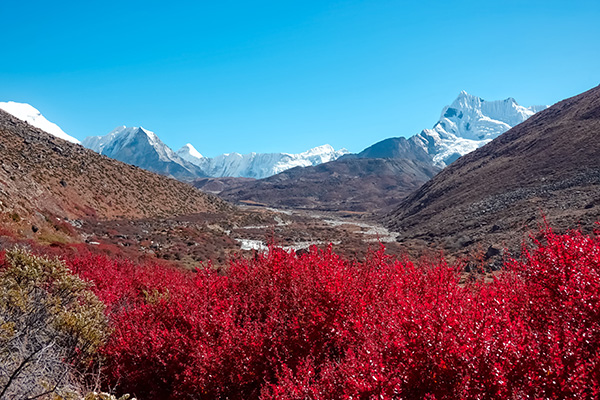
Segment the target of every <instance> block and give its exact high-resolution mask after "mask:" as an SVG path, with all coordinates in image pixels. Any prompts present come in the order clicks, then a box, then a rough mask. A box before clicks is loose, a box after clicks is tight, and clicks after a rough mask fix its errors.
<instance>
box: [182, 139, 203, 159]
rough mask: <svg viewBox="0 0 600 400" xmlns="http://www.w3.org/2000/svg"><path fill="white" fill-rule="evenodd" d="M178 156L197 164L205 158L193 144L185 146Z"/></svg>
mask: <svg viewBox="0 0 600 400" xmlns="http://www.w3.org/2000/svg"><path fill="white" fill-rule="evenodd" d="M177 155H178V156H179V157H181V158H183V159H184V160H186V161H188V162H191V163H192V164H197V162H198V160H201V159H203V158H204V156H203V155H202V154H200V152H199V151H198V150H196V148H195V147H194V146H192V144H191V143H188V144H186V145H184V146H183V147H182V148H181V149H179V150H177Z"/></svg>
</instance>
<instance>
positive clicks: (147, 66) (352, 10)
mask: <svg viewBox="0 0 600 400" xmlns="http://www.w3.org/2000/svg"><path fill="white" fill-rule="evenodd" d="M0 16H2V45H3V46H2V52H1V53H0V101H8V100H13V101H19V102H26V103H30V104H31V105H33V106H34V107H36V108H38V109H39V110H40V111H41V112H42V113H43V114H44V115H45V116H46V117H47V118H48V119H49V120H51V121H53V122H55V123H57V124H58V125H59V126H61V127H62V128H63V130H64V131H66V132H67V133H68V134H70V135H72V136H75V137H77V138H79V139H83V138H84V137H85V136H88V135H102V134H106V133H108V132H109V131H111V130H112V129H113V128H114V127H116V126H118V125H128V126H140V125H141V126H144V127H145V128H147V129H150V130H153V131H155V132H156V133H157V134H158V135H159V136H160V137H161V138H162V139H163V140H164V141H165V142H166V143H167V144H168V145H169V146H171V147H172V148H174V149H175V150H177V149H178V148H179V147H180V146H182V145H184V144H185V143H186V142H188V141H189V142H191V143H192V144H194V145H195V146H196V147H197V149H198V150H199V151H200V152H201V153H203V154H205V155H208V156H215V155H217V154H220V153H225V152H232V151H237V152H241V153H246V152H250V151H257V152H276V151H286V152H300V151H304V150H307V149H308V148H310V147H314V146H317V145H320V144H324V143H329V144H331V145H333V146H334V147H336V148H340V147H346V148H348V149H349V150H351V151H360V150H362V149H363V148H365V147H367V146H369V145H371V144H372V143H374V142H377V141H379V140H381V139H384V138H387V137H392V136H411V135H413V134H415V133H418V132H419V131H420V130H421V129H423V128H429V127H431V126H432V125H433V124H434V122H435V121H436V120H437V119H438V118H439V113H440V111H441V108H442V107H443V106H444V105H446V104H449V103H450V102H451V101H452V100H454V98H455V97H456V95H457V94H458V93H459V91H460V90H463V89H464V90H466V91H468V92H469V93H472V94H475V95H478V96H480V97H483V98H484V99H487V100H495V99H503V98H506V97H514V98H515V99H516V100H517V101H518V102H519V103H520V104H523V105H531V104H551V103H554V102H556V101H559V100H561V99H563V98H565V97H570V96H572V95H575V94H577V93H579V92H582V91H585V90H587V89H590V88H591V87H593V86H596V85H598V84H600V1H598V0H593V1H577V0H574V1H524V0H519V1H512V0H504V1H485V0H479V1H448V0H445V1H429V2H428V1H410V2H409V1H377V0H370V1H328V0H316V1H312V0H301V1H295V0H291V1H290V0H285V1H281V0H279V1H262V0H255V1H227V0H220V1H190V2H180V1H170V2H165V1H151V0H145V1H139V2H137V1H126V0H120V1H112V0H106V1H81V0H78V1H8V0H3V1H1V2H0Z"/></svg>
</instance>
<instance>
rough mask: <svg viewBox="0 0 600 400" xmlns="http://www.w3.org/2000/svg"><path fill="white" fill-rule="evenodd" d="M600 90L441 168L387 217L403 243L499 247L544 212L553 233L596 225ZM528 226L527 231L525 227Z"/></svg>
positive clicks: (598, 214) (599, 192)
mask: <svg viewBox="0 0 600 400" xmlns="http://www.w3.org/2000/svg"><path fill="white" fill-rule="evenodd" d="M599 150H600V87H596V88H594V89H591V90H589V91H587V92H585V93H583V94H580V95H578V96H575V97H572V98H570V99H567V100H563V101H561V102H559V103H557V104H556V105H554V106H552V107H550V108H549V109H547V110H545V111H542V112H540V113H538V114H536V115H534V116H532V117H531V118H529V119H528V120H527V121H525V122H523V123H522V124H520V125H518V126H516V127H514V128H512V129H511V130H509V131H508V132H506V133H504V134H503V135H501V136H499V137H498V138H496V139H495V140H493V141H492V142H490V143H488V144H487V145H485V146H483V147H482V148H480V149H478V150H475V151H474V152H472V153H469V154H467V155H465V156H463V157H461V158H459V159H458V160H457V161H455V162H454V163H452V164H451V165H450V166H449V167H447V168H446V169H444V170H443V171H442V172H441V173H440V174H438V175H437V176H436V177H435V178H433V179H432V180H431V181H429V182H428V183H426V184H425V185H423V187H421V188H420V189H419V190H418V191H417V192H415V193H414V194H412V195H411V196H409V197H408V198H407V199H406V200H405V201H403V202H402V203H401V204H400V205H399V206H398V207H397V208H396V210H395V211H394V212H392V213H391V214H389V215H388V216H387V223H388V225H389V227H391V228H392V229H394V230H396V231H398V232H400V233H401V234H402V237H403V240H405V241H407V242H410V241H411V240H413V239H422V240H424V241H426V242H436V243H438V244H439V245H441V246H443V247H446V248H448V249H451V250H455V251H466V250H467V249H469V248H472V247H473V246H476V245H477V244H481V243H485V245H486V246H487V245H494V246H496V247H497V248H501V247H502V246H503V245H505V244H510V245H518V243H513V242H509V241H508V240H509V237H510V236H511V235H513V236H514V237H517V238H518V237H519V236H518V235H514V233H515V232H519V233H521V232H523V231H524V229H525V226H526V225H527V224H534V223H535V222H534V221H536V220H539V218H540V214H541V213H544V214H545V215H546V216H547V218H548V220H549V222H550V224H551V225H552V226H556V227H558V228H565V227H573V226H577V222H581V224H582V227H583V228H585V229H591V227H592V226H593V222H595V220H598V219H600V157H598V152H599ZM533 228H535V226H534V227H533Z"/></svg>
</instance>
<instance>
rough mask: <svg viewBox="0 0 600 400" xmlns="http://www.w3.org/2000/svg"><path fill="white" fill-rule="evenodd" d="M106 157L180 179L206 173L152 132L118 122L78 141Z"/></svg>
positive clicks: (187, 178)
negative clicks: (111, 128) (105, 130)
mask: <svg viewBox="0 0 600 400" xmlns="http://www.w3.org/2000/svg"><path fill="white" fill-rule="evenodd" d="M82 144H83V145H84V146H85V147H87V148H89V149H92V150H94V151H96V152H98V153H100V154H103V155H105V156H107V157H110V158H114V159H115V160H119V161H123V162H126V163H128V164H131V165H135V166H138V167H140V168H144V169H146V170H148V171H152V172H156V173H159V174H162V175H167V176H172V177H174V178H177V179H181V180H191V179H194V178H197V177H202V176H206V175H205V174H204V172H203V171H202V170H201V169H200V168H198V167H197V166H195V165H193V164H191V163H189V162H187V161H186V160H184V159H182V158H181V157H179V156H178V155H177V154H175V153H174V152H173V150H171V149H170V148H169V147H168V146H167V145H166V144H164V143H163V142H162V141H161V140H160V139H159V138H158V136H156V134H155V133H154V132H151V131H149V130H147V129H144V128H141V127H130V128H128V127H126V126H121V127H119V128H116V129H115V130H113V131H112V132H110V133H109V134H108V135H105V136H91V137H87V138H85V140H84V141H83V143H82Z"/></svg>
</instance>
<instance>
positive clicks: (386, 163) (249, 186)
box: [197, 91, 546, 212]
mask: <svg viewBox="0 0 600 400" xmlns="http://www.w3.org/2000/svg"><path fill="white" fill-rule="evenodd" d="M544 108H546V106H538V107H529V108H525V107H522V106H519V105H518V104H517V103H516V101H515V100H514V99H512V98H509V99H506V100H500V101H485V100H483V99H481V98H479V97H475V96H472V95H470V94H468V93H466V92H464V91H463V92H461V93H460V94H459V95H458V97H457V99H456V100H455V101H454V102H453V103H452V104H451V105H450V106H446V107H444V109H443V110H442V114H441V117H440V120H439V121H438V122H437V123H436V124H435V125H434V126H433V128H432V129H425V130H423V131H422V132H420V133H419V134H417V135H414V136H412V137H410V138H408V139H407V138H404V137H397V138H389V139H385V140H382V141H380V142H378V143H375V144H374V145H372V146H370V147H368V148H366V149H365V150H363V151H361V152H360V153H358V154H347V155H344V156H343V157H341V158H339V159H337V160H335V161H332V162H329V163H326V164H323V165H318V166H314V167H307V168H294V169H290V170H287V171H285V172H283V173H280V174H278V175H275V176H272V177H270V178H267V179H262V180H259V181H256V182H252V181H227V182H221V183H223V185H222V186H221V192H220V196H221V197H223V198H225V199H227V200H232V201H237V202H247V203H259V204H264V205H268V206H272V207H289V208H307V209H314V210H322V211H332V210H337V211H352V212H369V211H373V210H379V211H380V210H382V209H386V208H388V207H392V206H395V205H397V203H398V202H399V201H400V199H402V198H403V197H404V196H406V195H408V194H409V193H411V192H412V191H413V190H415V189H416V188H418V187H419V186H421V185H422V184H423V183H425V182H427V181H428V180H429V179H431V178H432V177H433V176H434V175H435V174H437V173H438V172H439V171H440V170H441V169H442V168H444V167H445V166H446V165H447V164H450V163H451V162H453V161H455V160H456V159H457V158H458V157H460V156H463V155H465V154H467V153H469V152H471V151H473V150H475V149H477V148H478V147H481V146H483V145H485V144H486V143H489V142H490V141H491V140H493V139H494V138H496V137H498V136H499V135H500V134H502V133H503V132H506V131H507V130H508V129H510V128H511V127H512V126H514V125H516V124H519V123H521V122H523V121H524V120H526V119H527V118H529V117H530V116H532V115H533V114H534V113H535V112H536V111H537V110H540V109H544ZM205 184H206V182H205V181H202V182H198V183H197V185H198V187H201V185H205ZM211 187H212V188H216V187H218V186H217V185H215V184H214V183H212V185H211Z"/></svg>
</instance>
